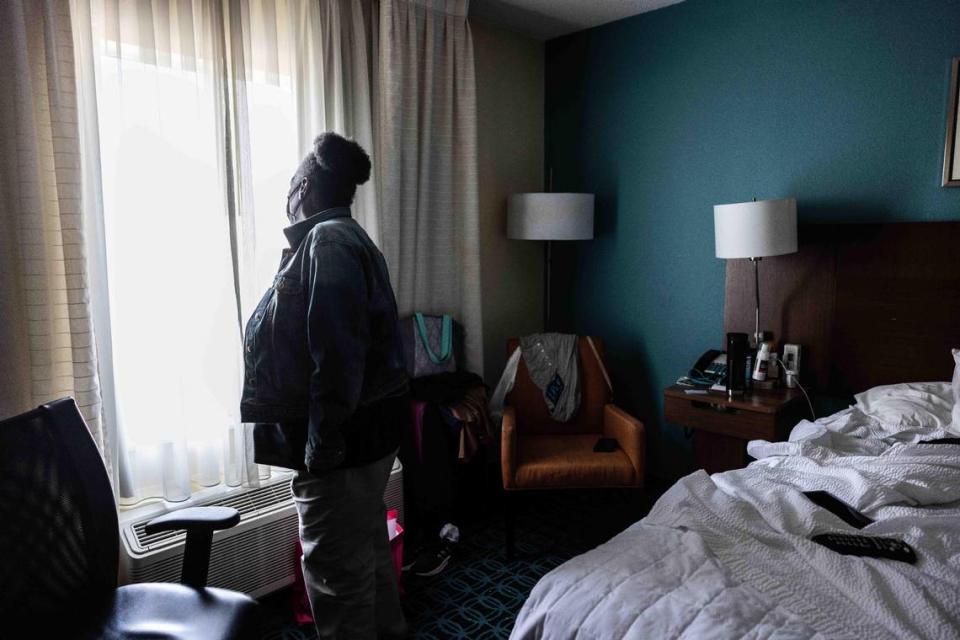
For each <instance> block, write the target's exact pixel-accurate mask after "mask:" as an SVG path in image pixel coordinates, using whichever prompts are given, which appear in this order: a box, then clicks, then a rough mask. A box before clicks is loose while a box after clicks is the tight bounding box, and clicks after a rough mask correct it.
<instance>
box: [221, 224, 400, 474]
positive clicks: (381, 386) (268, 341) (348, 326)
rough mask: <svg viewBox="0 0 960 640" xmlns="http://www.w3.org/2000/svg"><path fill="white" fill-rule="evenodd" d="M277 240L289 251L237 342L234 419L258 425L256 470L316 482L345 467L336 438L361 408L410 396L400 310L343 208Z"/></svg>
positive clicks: (368, 244) (382, 268) (379, 263)
mask: <svg viewBox="0 0 960 640" xmlns="http://www.w3.org/2000/svg"><path fill="white" fill-rule="evenodd" d="M284 234H285V235H286V236H287V240H288V241H289V244H290V249H285V250H284V252H283V259H282V261H281V263H280V270H279V272H278V273H277V275H276V277H275V278H274V280H273V286H271V287H270V288H269V289H268V290H267V292H266V293H265V294H264V296H263V298H262V299H261V300H260V304H258V305H257V308H256V311H254V313H253V316H252V317H251V318H250V320H249V321H248V322H247V326H246V330H245V332H244V347H243V349H244V365H245V366H244V369H245V379H244V385H243V398H242V400H241V404H240V410H241V418H242V420H243V422H255V423H258V424H257V425H256V426H255V428H254V445H255V458H256V461H257V462H258V463H260V464H273V465H278V466H284V467H288V468H292V469H307V470H310V471H312V472H320V471H324V470H327V469H332V468H334V467H336V466H338V465H340V464H341V463H343V462H344V457H345V454H346V451H345V449H346V445H345V440H344V433H342V429H343V428H344V427H348V428H349V425H348V421H349V420H350V418H351V417H352V416H353V415H354V413H355V412H356V411H357V409H358V408H361V407H366V406H369V405H372V404H373V403H376V402H378V401H380V400H383V399H386V398H392V397H396V396H399V395H402V394H404V393H405V392H406V390H407V386H408V380H407V374H406V370H405V368H404V365H403V351H402V347H401V344H400V335H399V328H398V323H397V303H396V300H395V298H394V295H393V289H392V288H391V286H390V278H389V274H388V273H387V264H386V261H385V260H384V258H383V255H382V254H381V253H380V251H379V250H378V249H377V247H376V245H374V244H373V242H372V241H371V240H370V238H369V237H368V236H367V234H366V232H364V230H363V228H362V227H360V225H359V224H357V223H356V221H354V220H353V219H352V218H351V217H350V209H349V208H346V207H338V208H334V209H328V210H326V211H323V212H320V213H318V214H316V215H313V216H311V217H310V218H307V219H306V220H303V221H301V222H298V223H297V224H294V225H292V226H290V227H287V228H286V229H284ZM305 425H306V427H305ZM387 453H389V452H388V451H384V452H383V455H386V454H387Z"/></svg>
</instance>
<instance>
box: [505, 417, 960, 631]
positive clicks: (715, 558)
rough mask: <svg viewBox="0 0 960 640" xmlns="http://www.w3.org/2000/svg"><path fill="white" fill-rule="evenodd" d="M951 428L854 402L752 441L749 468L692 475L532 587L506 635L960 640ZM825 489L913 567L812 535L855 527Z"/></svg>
mask: <svg viewBox="0 0 960 640" xmlns="http://www.w3.org/2000/svg"><path fill="white" fill-rule="evenodd" d="M952 435H956V434H952V433H949V432H948V431H946V430H944V429H942V428H915V429H912V430H911V429H908V430H904V429H903V428H902V427H900V426H896V427H893V426H889V425H884V424H883V423H881V422H880V421H879V420H878V419H876V418H874V417H871V416H868V415H866V414H864V413H863V412H861V411H860V410H859V409H857V408H855V407H851V408H850V409H847V410H844V411H842V412H840V413H838V414H834V415H833V416H830V417H829V418H825V419H821V420H818V421H817V422H815V423H812V422H802V423H800V424H799V425H797V427H796V428H795V429H794V430H793V432H792V433H791V436H790V441H789V442H781V443H767V442H762V441H755V442H752V443H751V444H750V447H749V451H750V453H751V455H753V456H754V457H756V458H758V460H757V461H756V462H754V463H752V464H751V465H750V466H749V467H747V468H746V469H740V470H736V471H728V472H726V473H720V474H714V475H713V476H708V475H707V474H706V473H704V472H703V471H698V472H696V473H693V474H691V475H689V476H687V477H685V478H683V479H682V480H680V481H679V482H678V483H677V484H675V485H674V486H673V487H672V488H671V489H670V490H669V491H667V493H665V494H664V495H663V496H662V497H661V499H660V500H659V501H658V502H657V504H656V505H654V507H653V509H652V510H651V512H650V514H649V515H648V516H647V517H646V518H644V519H643V520H641V521H640V522H638V523H636V524H634V525H633V526H631V527H630V528H629V529H627V530H626V531H624V532H623V533H621V534H619V535H618V536H616V537H615V538H613V539H612V540H610V541H609V542H607V543H606V544H604V545H601V546H600V547H598V548H596V549H594V550H592V551H590V552H588V553H585V554H583V555H581V556H579V557H576V558H573V559H572V560H570V561H569V562H567V563H565V564H563V565H561V566H559V567H557V568H556V569H554V570H553V571H552V572H550V573H549V574H547V575H546V576H544V578H543V579H542V580H541V581H540V582H539V583H538V584H537V585H536V587H534V589H533V591H532V592H531V594H530V597H529V599H528V600H527V602H526V604H525V605H524V607H523V609H522V611H521V612H520V614H519V616H518V618H517V623H516V626H515V628H514V631H513V634H512V635H511V637H512V638H517V639H520V638H524V639H525V638H821V637H822V638H870V639H871V640H873V639H879V638H960V446H956V445H921V444H915V442H916V441H917V440H920V439H930V438H937V437H948V436H952ZM809 490H826V491H829V492H830V493H832V494H834V495H835V496H837V497H838V498H840V499H841V500H844V501H846V502H847V503H849V504H851V505H853V506H854V507H856V508H857V509H859V510H860V511H862V512H864V513H866V514H867V515H868V516H870V517H871V518H873V519H875V520H876V522H875V523H873V524H871V525H869V526H868V527H866V528H865V529H863V530H862V533H863V534H865V535H878V536H891V537H897V538H901V539H903V540H905V541H907V542H908V543H909V544H910V545H912V546H913V547H914V549H916V551H917V555H918V557H919V561H918V563H917V564H915V565H908V564H906V563H901V562H894V561H891V560H877V559H869V558H860V557H853V556H841V555H839V554H837V553H834V552H832V551H830V550H828V549H826V548H824V547H822V546H820V545H818V544H816V543H813V542H811V541H810V540H809V537H810V536H812V535H814V534H817V533H825V532H832V531H838V532H850V533H855V532H856V530H855V529H853V528H851V527H850V526H849V525H847V524H845V523H844V522H843V521H841V520H840V519H838V518H837V517H835V516H833V515H832V514H830V513H829V512H827V511H825V510H823V509H820V508H818V507H817V506H816V505H814V504H813V503H812V502H810V501H809V500H808V499H807V498H806V497H804V496H803V495H802V494H801V493H800V492H801V491H809Z"/></svg>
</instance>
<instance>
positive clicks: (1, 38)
mask: <svg viewBox="0 0 960 640" xmlns="http://www.w3.org/2000/svg"><path fill="white" fill-rule="evenodd" d="M73 56H74V52H73V41H72V36H71V31H70V9H69V4H68V2H67V0H4V1H3V2H0V60H2V63H0V88H2V89H0V416H8V415H10V414H13V413H17V412H20V411H24V410H27V409H29V408H31V407H33V406H36V405H38V404H41V403H43V402H47V401H49V400H53V399H56V398H59V397H62V396H67V395H70V396H73V397H75V398H76V400H77V404H78V405H79V406H80V409H81V411H82V413H83V415H84V418H86V420H87V424H88V426H89V427H90V431H91V432H92V434H93V436H94V438H95V439H96V440H97V442H98V444H99V445H100V446H101V447H103V445H104V437H103V433H102V429H101V404H100V391H99V381H98V375H97V363H96V348H95V342H94V338H93V327H92V322H91V315H90V295H89V289H88V279H87V267H86V261H85V256H84V232H83V224H82V219H81V207H80V198H81V193H80V183H81V179H80V152H79V131H78V124H77V104H76V79H75V73H74V58H73Z"/></svg>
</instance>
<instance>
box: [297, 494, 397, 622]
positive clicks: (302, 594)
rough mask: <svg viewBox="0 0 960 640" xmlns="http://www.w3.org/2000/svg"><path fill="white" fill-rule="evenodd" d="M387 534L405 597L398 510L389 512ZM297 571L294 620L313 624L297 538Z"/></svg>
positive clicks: (300, 549)
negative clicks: (402, 579)
mask: <svg viewBox="0 0 960 640" xmlns="http://www.w3.org/2000/svg"><path fill="white" fill-rule="evenodd" d="M387 534H388V535H389V536H390V556H391V557H392V559H393V571H394V573H395V574H396V576H397V589H398V590H399V592H400V597H403V595H404V592H403V582H401V580H400V578H401V576H402V575H403V526H402V525H401V524H400V523H399V522H397V510H396V509H391V510H390V511H388V512H387ZM295 549H296V553H297V556H296V557H297V560H296V564H295V567H296V571H294V577H293V590H292V592H291V596H292V599H293V619H294V620H295V621H296V622H297V624H312V623H313V612H312V611H311V609H310V598H309V597H307V585H306V583H305V582H304V580H303V565H302V564H301V563H300V558H301V557H303V547H301V546H300V539H299V538H297V545H296V548H295Z"/></svg>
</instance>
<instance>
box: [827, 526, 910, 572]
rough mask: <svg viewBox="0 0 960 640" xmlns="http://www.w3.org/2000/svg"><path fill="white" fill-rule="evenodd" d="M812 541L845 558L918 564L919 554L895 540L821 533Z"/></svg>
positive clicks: (900, 541) (902, 542)
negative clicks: (854, 557) (879, 559)
mask: <svg viewBox="0 0 960 640" xmlns="http://www.w3.org/2000/svg"><path fill="white" fill-rule="evenodd" d="M810 539H811V540H813V541H814V542H816V543H817V544H822V545H823V546H825V547H826V548H828V549H830V550H832V551H836V552H837V553H840V554H843V555H845V556H864V557H867V558H887V559H889V560H897V561H898V562H907V563H909V564H915V563H916V562H917V554H916V553H914V551H913V547H911V546H910V545H908V544H907V543H906V542H904V541H902V540H897V539H895V538H873V537H870V536H855V535H850V534H847V533H821V534H820V535H818V536H813V537H812V538H810Z"/></svg>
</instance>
